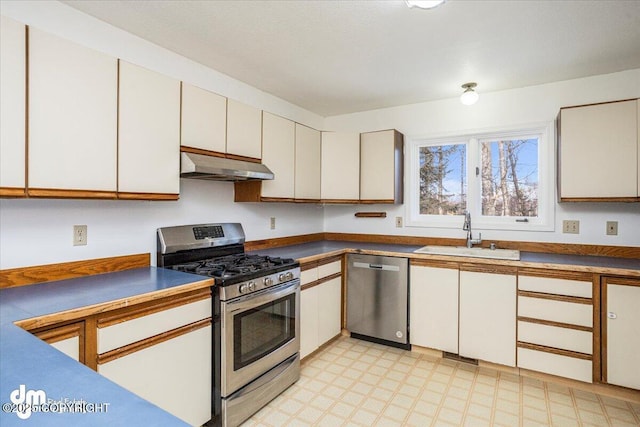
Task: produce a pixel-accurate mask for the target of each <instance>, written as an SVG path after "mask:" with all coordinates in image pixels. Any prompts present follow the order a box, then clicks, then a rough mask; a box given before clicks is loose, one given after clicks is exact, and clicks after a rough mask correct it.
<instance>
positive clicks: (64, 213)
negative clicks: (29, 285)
mask: <svg viewBox="0 0 640 427" xmlns="http://www.w3.org/2000/svg"><path fill="white" fill-rule="evenodd" d="M180 187H181V188H180V200H178V201H167V202H148V201H123V200H51V199H41V200H39V199H23V200H20V199H0V269H5V268H14V267H24V266H30V265H42V264H51V263H58V262H66V261H75V260H82V259H93V258H102V257H111V256H118V255H127V254H136V253H151V254H152V257H151V261H152V264H154V265H155V252H156V229H157V228H158V227H167V226H173V225H181V224H200V223H208V222H240V223H241V224H242V226H243V227H244V231H245V234H246V235H247V239H248V240H260V239H269V238H273V237H282V236H290V235H297V234H308V233H317V232H320V231H322V209H320V208H319V207H318V206H316V205H300V204H296V205H292V204H284V203H261V204H256V203H233V202H232V200H233V184H232V183H229V182H208V181H197V180H190V179H182V180H181V182H180ZM270 217H276V229H275V230H270V229H269V218H270ZM74 224H86V225H87V243H88V244H87V245H86V246H73V240H72V239H73V225H74Z"/></svg>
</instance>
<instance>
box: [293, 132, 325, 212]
mask: <svg viewBox="0 0 640 427" xmlns="http://www.w3.org/2000/svg"><path fill="white" fill-rule="evenodd" d="M295 152H296V160H295V198H296V199H307V200H309V199H310V200H318V199H320V131H317V130H315V129H311V128H308V127H306V126H303V125H300V124H298V123H296V147H295Z"/></svg>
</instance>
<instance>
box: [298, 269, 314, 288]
mask: <svg viewBox="0 0 640 427" xmlns="http://www.w3.org/2000/svg"><path fill="white" fill-rule="evenodd" d="M316 280H318V268H317V267H314V268H310V269H308V270H303V271H301V272H300V285H301V286H302V285H306V284H307V283H312V282H315V281H316Z"/></svg>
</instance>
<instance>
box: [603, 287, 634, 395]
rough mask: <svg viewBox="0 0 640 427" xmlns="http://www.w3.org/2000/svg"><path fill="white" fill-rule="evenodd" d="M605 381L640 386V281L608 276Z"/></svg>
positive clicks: (627, 385)
mask: <svg viewBox="0 0 640 427" xmlns="http://www.w3.org/2000/svg"><path fill="white" fill-rule="evenodd" d="M605 287H606V289H605V292H606V308H604V310H606V312H605V314H606V315H605V316H604V317H606V325H605V328H604V332H606V336H605V337H606V371H605V374H606V382H607V383H609V384H615V385H620V386H623V387H629V388H634V389H640V369H638V366H639V365H640V328H639V325H640V310H638V307H640V280H631V279H626V280H625V279H615V278H606V279H605Z"/></svg>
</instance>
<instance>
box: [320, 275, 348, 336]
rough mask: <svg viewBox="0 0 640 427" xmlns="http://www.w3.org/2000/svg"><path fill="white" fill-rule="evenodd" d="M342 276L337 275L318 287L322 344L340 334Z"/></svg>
mask: <svg viewBox="0 0 640 427" xmlns="http://www.w3.org/2000/svg"><path fill="white" fill-rule="evenodd" d="M341 284H342V278H341V277H336V278H335V279H331V280H329V281H327V282H325V283H323V284H321V285H318V286H316V287H317V288H318V307H319V308H318V315H319V319H318V343H319V345H322V344H324V343H326V342H328V341H329V340H330V339H332V338H334V337H336V336H337V335H340V331H341V330H342V328H341V325H340V312H341V309H342V305H341V301H342V286H341Z"/></svg>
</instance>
